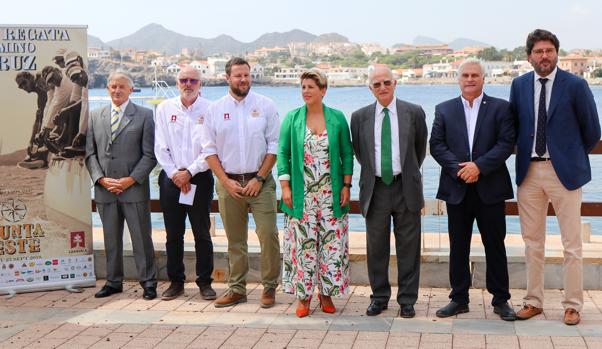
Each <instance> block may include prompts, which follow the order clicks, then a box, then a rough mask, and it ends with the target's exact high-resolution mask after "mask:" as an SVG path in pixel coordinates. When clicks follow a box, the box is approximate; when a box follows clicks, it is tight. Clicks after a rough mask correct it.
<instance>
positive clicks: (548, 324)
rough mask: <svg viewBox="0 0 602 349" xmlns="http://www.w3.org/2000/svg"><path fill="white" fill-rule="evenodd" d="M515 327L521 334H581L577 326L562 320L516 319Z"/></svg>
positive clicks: (517, 332)
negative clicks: (564, 322)
mask: <svg viewBox="0 0 602 349" xmlns="http://www.w3.org/2000/svg"><path fill="white" fill-rule="evenodd" d="M514 329H515V331H516V334H517V335H519V336H573V337H574V336H579V331H578V330H577V328H576V327H575V326H567V325H565V324H563V323H562V322H560V321H549V320H532V319H530V320H527V321H514ZM521 346H522V344H521Z"/></svg>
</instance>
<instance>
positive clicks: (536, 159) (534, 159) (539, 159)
mask: <svg viewBox="0 0 602 349" xmlns="http://www.w3.org/2000/svg"><path fill="white" fill-rule="evenodd" d="M551 160H552V159H550V158H542V157H539V156H536V157H532V158H531V161H551Z"/></svg>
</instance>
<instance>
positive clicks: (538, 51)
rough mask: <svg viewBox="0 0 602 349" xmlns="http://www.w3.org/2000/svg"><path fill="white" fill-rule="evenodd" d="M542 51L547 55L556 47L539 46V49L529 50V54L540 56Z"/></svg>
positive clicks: (554, 50)
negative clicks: (543, 47)
mask: <svg viewBox="0 0 602 349" xmlns="http://www.w3.org/2000/svg"><path fill="white" fill-rule="evenodd" d="M544 53H545V54H547V55H548V56H549V55H551V54H552V53H556V49H555V48H546V49H542V48H540V49H537V50H532V51H531V54H534V55H536V56H542V55H543V54H544Z"/></svg>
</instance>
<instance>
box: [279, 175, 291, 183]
mask: <svg viewBox="0 0 602 349" xmlns="http://www.w3.org/2000/svg"><path fill="white" fill-rule="evenodd" d="M278 180H279V181H289V182H290V180H291V175H290V174H283V175H280V176H278Z"/></svg>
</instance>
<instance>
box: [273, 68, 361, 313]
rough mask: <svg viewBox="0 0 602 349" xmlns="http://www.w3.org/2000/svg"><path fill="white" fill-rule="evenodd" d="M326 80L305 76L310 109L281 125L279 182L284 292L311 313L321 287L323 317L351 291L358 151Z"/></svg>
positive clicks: (304, 108)
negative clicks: (326, 100)
mask: <svg viewBox="0 0 602 349" xmlns="http://www.w3.org/2000/svg"><path fill="white" fill-rule="evenodd" d="M326 88H327V80H326V77H325V76H324V75H323V74H322V73H321V72H319V71H317V70H310V71H306V72H305V73H303V74H302V75H301V92H302V96H303V100H304V101H305V105H304V106H302V107H300V108H297V109H294V110H291V111H290V112H289V113H288V114H287V115H286V118H285V119H284V121H283V122H282V125H281V127H280V140H279V148H278V177H279V179H280V185H281V187H282V200H281V209H282V211H284V213H285V218H284V246H283V259H284V263H283V275H282V284H283V289H284V292H287V293H293V294H295V295H296V296H297V299H298V300H299V303H298V305H297V311H296V314H297V316H298V317H304V316H307V315H308V314H309V309H310V308H309V307H310V302H311V296H312V294H313V292H314V288H315V287H316V286H317V287H318V291H319V295H318V299H319V301H320V307H321V308H322V311H324V312H327V313H334V312H335V311H336V309H335V307H334V305H333V303H332V299H331V296H336V295H344V294H347V293H348V291H349V243H348V241H349V239H348V235H347V233H348V225H347V212H348V211H349V195H350V194H349V189H350V188H351V175H352V174H353V149H352V146H351V139H350V134H349V127H348V125H347V120H346V119H345V116H344V115H343V113H341V112H340V111H338V110H336V109H332V108H329V107H327V106H325V105H324V104H323V103H322V98H323V97H324V95H325V94H326Z"/></svg>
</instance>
